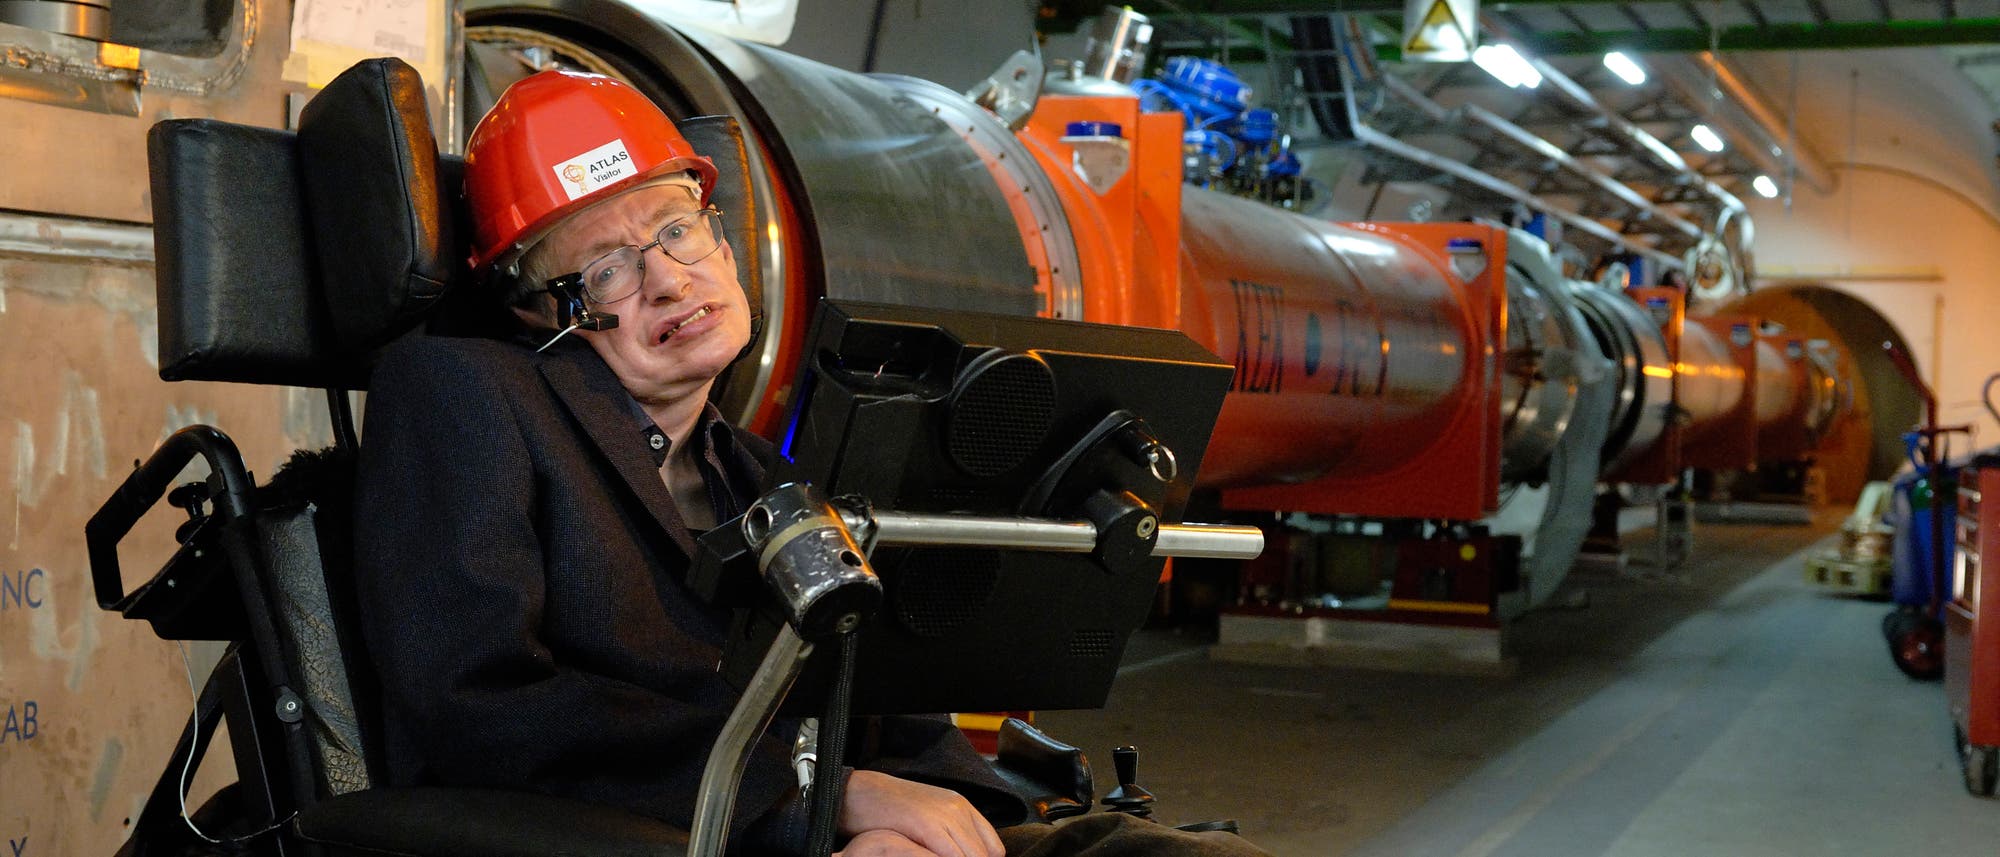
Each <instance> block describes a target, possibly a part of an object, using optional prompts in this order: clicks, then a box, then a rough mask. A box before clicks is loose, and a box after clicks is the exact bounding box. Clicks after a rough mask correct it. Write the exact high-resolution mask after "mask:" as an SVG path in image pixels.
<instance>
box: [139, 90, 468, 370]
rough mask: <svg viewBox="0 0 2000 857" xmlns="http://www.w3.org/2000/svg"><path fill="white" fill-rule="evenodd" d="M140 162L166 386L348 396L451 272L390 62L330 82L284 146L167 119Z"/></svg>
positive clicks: (429, 155)
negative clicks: (148, 171) (149, 202)
mask: <svg viewBox="0 0 2000 857" xmlns="http://www.w3.org/2000/svg"><path fill="white" fill-rule="evenodd" d="M148 154H149V155H150V157H151V161H152V164H151V166H152V187H153V232H154V238H155V254H156V256H157V257H158V267H157V271H158V286H159V311H160V377H162V378H165V379H167V380H170V381H181V380H204V381H241V382H249V383H260V384H288V385H294V386H306V387H344V388H350V389H359V388H361V387H364V386H366V385H367V377H368V370H369V369H370V368H371V366H372V364H373V362H374V360H373V357H374V354H375V352H376V351H377V350H378V349H379V348H380V347H381V346H382V345H384V344H385V343H387V342H388V341H389V340H391V339H394V338H395V337H396V336H398V335H400V334H402V333H403V332H404V331H406V330H408V329H409V328H411V327H412V326H414V325H415V324H416V323H417V322H418V321H420V320H422V318H423V317H424V314H425V313H426V312H427V311H429V310H430V309H431V308H432V306H433V305H434V304H435V303H436V302H437V301H438V299H439V298H440V297H441V296H442V295H443V294H444V293H445V291H446V290H447V289H448V288H449V287H450V285H451V281H452V280H453V279H454V278H455V277H457V276H459V273H458V272H460V271H461V270H462V269H463V268H464V263H463V261H462V260H463V259H464V248H462V247H461V246H459V245H458V243H457V241H456V229H455V228H454V224H455V222H456V221H457V219H458V218H457V216H456V212H455V211H454V210H453V206H454V202H453V200H455V198H456V196H457V194H456V189H455V187H454V188H453V189H452V191H451V192H449V193H447V191H446V186H445V185H444V183H443V182H442V181H441V180H440V172H441V171H442V170H441V168H440V165H439V160H438V156H437V144H436V141H435V139H434V138H433V137H432V135H431V128H430V117H429V115H428V114H427V113H426V111H425V106H424V97H423V87H422V81H421V80H420V79H419V78H418V76H417V72H416V70H415V69H412V68H410V67H409V66H408V65H406V64H404V63H403V62H402V61H401V60H395V59H380V60H368V61H366V62H362V63H360V64H358V65H356V66H354V67H353V68H350V69H348V70H347V71H345V72H342V73H341V75H340V76H339V77H337V78H335V79H334V80H333V82H332V83H330V84H328V85H327V87H326V89H325V90H323V91H322V92H320V94H319V95H318V96H317V97H315V98H314V99H313V100H312V102H311V103H309V104H308V105H306V109H305V112H304V113H303V114H302V115H301V117H300V124H299V131H298V133H297V134H292V133H287V132H283V131H271V130H267V129H261V128H252V127H247V126H242V125H233V124H230V123H226V122H218V121H215V120H209V119H186V120H170V121H166V122H161V123H159V124H158V125H155V126H154V127H153V130H152V133H151V134H150V136H149V139H148Z"/></svg>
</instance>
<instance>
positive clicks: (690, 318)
mask: <svg viewBox="0 0 2000 857" xmlns="http://www.w3.org/2000/svg"><path fill="white" fill-rule="evenodd" d="M713 310H714V307H710V306H706V305H704V306H703V307H702V308H701V309H698V310H695V311H694V312H691V313H688V315H687V317H686V318H683V319H681V320H680V321H678V322H675V323H673V324H670V325H667V328H666V329H665V330H663V331H660V342H662V343H664V342H666V341H667V340H668V339H672V338H673V335H674V334H675V333H678V332H680V329H681V328H683V327H686V326H688V325H690V324H693V323H695V322H697V321H700V320H701V319H703V318H707V317H708V314H709V313H710V312H711V311H713Z"/></svg>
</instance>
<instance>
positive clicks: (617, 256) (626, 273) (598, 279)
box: [579, 208, 722, 304]
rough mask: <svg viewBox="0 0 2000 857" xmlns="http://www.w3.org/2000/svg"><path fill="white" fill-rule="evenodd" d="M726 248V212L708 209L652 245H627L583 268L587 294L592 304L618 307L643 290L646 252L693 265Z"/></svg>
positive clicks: (666, 230)
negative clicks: (723, 236) (619, 303)
mask: <svg viewBox="0 0 2000 857" xmlns="http://www.w3.org/2000/svg"><path fill="white" fill-rule="evenodd" d="M721 246H722V212H721V211H720V210H718V209H715V208H704V209H702V210H700V211H697V212H695V213H694V214H691V215H688V216H686V217H682V218H678V219H675V220H673V221H670V222H669V223H667V225H665V226H662V227H660V231H658V232H656V233H653V240H652V242H651V243H649V244H644V245H640V246H633V245H631V244H627V245H625V246H623V247H620V248H618V249H616V250H613V251H611V252H609V253H606V254H604V255H603V256H600V257H598V258H597V260H596V261H594V262H591V263H590V264H588V265H585V266H583V270H582V271H581V272H579V273H580V274H581V276H582V279H583V294H584V296H585V297H587V298H589V299H590V300H591V302H592V303H599V304H609V303H617V302H618V301H622V300H624V299H625V298H627V297H629V296H631V295H632V293H633V292H637V291H638V290H639V284H640V283H642V282H644V281H645V279H646V251H647V250H651V249H653V248H654V247H658V248H660V252H662V253H665V254H667V258H669V259H672V260H674V261H676V262H679V263H681V264H683V265H692V264H694V263H696V262H699V261H701V260H703V259H706V258H708V257H709V255H710V254H713V253H714V252H715V251H716V249H717V248H719V247H721Z"/></svg>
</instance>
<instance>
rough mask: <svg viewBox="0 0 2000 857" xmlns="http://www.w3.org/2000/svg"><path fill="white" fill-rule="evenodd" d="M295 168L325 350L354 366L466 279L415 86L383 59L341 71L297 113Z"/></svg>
mask: <svg viewBox="0 0 2000 857" xmlns="http://www.w3.org/2000/svg"><path fill="white" fill-rule="evenodd" d="M299 161H300V163H301V164H302V165H303V166H304V171H303V173H302V177H303V178H304V180H305V203H306V213H307V215H308V222H309V223H310V224H311V225H312V232H311V234H312V236H313V239H314V243H315V244H316V245H317V246H318V249H319V273H320V279H321V281H322V282H323V283H324V284H325V288H324V289H323V290H322V292H321V298H322V300H323V301H324V303H325V305H326V310H327V317H328V318H329V319H330V320H331V321H332V323H333V334H334V345H335V347H336V348H337V349H338V350H339V351H341V352H343V353H345V354H347V355H349V356H353V357H357V358H363V359H365V358H366V357H368V356H369V355H372V354H373V353H374V352H375V350H376V349H378V348H380V347H381V346H383V345H385V344H387V343H388V342H389V340H391V339H394V338H395V337H397V336H398V335H401V334H402V333H403V332H404V331H406V330H409V329H410V328H411V327H414V326H415V325H416V323H417V322H418V321H420V320H422V318H423V317H424V314H425V313H426V312H428V311H429V310H430V308H431V306H432V304H434V303H436V302H437V300H438V298H439V297H441V296H443V295H444V292H445V289H446V288H447V287H448V286H449V285H450V284H451V281H452V279H453V277H454V276H455V275H456V274H457V273H458V272H459V271H461V270H463V269H464V268H465V257H464V256H463V255H461V254H460V251H459V248H458V244H457V242H456V241H455V240H454V237H455V234H456V232H457V230H456V229H455V228H454V227H455V224H454V221H455V219H456V218H455V217H454V214H455V212H454V211H453V205H452V203H451V202H450V201H449V200H450V199H451V198H454V197H456V196H457V194H456V193H453V194H452V195H451V197H447V196H446V195H445V192H444V189H443V187H442V186H441V184H440V182H439V181H438V152H437V140H436V138H435V137H433V136H432V135H431V122H430V113H429V109H428V108H427V107H426V106H425V103H424V81H423V78H421V77H419V76H418V74H417V70H416V69H414V68H411V67H410V66H409V65H408V64H407V63H405V62H403V61H402V60H399V59H392V58H385V59H372V60H365V61H363V62H360V63H357V64H355V65H354V67H352V68H349V69H348V70H346V71H344V72H341V74H340V76H339V77H336V78H334V79H333V82H331V83H329V84H327V86H326V88H325V89H323V90H321V91H320V93H319V94H318V95H316V96H314V97H313V100H312V101H311V103H308V104H307V105H306V107H305V110H304V112H302V113H300V114H299ZM454 190H456V189H455V188H454Z"/></svg>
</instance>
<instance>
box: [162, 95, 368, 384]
mask: <svg viewBox="0 0 2000 857" xmlns="http://www.w3.org/2000/svg"><path fill="white" fill-rule="evenodd" d="M146 150H147V156H148V159H149V160H150V162H151V168H152V192H153V235H154V253H155V255H156V258H157V262H156V266H155V271H156V277H157V284H158V290H159V291H158V296H159V300H158V306H159V320H160V377H161V378H164V379H166V380H168V381H243V382H248V383H255V384H293V385H298V386H308V387H322V386H328V385H329V384H331V383H333V382H334V381H335V380H336V378H337V377H338V376H339V374H340V373H339V372H337V371H332V370H331V369H330V367H328V366H327V365H326V364H325V362H324V361H323V360H322V359H321V357H322V355H324V354H325V353H326V352H327V350H328V348H329V346H330V345H331V342H332V338H333V332H332V330H331V329H330V327H329V325H328V324H327V323H326V322H325V320H324V318H323V315H322V313H321V312H320V308H319V301H318V300H317V299H315V298H314V297H313V294H312V290H313V282H314V280H313V273H312V272H313V267H314V261H315V260H314V258H313V250H312V245H311V243H310V242H309V241H307V239H306V222H305V208H304V204H303V201H302V200H301V198H300V192H299V178H298V176H299V158H298V148H297V145H296V139H295V137H294V136H293V135H292V134H291V133H290V132H287V131H273V130H270V129H266V128H253V127H250V126H246V125H235V124H231V123H228V122H218V121H215V120H212V119H173V120H168V121H165V122H161V123H159V124H157V125H154V126H153V129H152V131H151V132H150V133H149V134H148V135H147V140H146Z"/></svg>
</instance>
